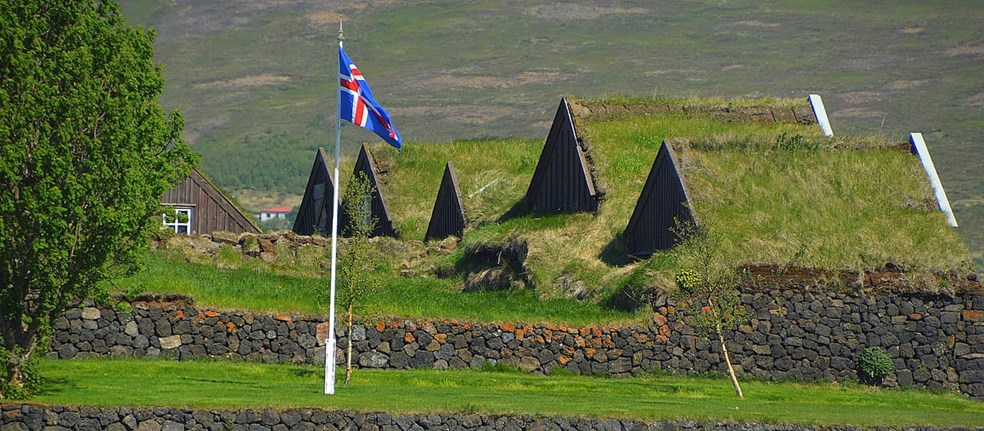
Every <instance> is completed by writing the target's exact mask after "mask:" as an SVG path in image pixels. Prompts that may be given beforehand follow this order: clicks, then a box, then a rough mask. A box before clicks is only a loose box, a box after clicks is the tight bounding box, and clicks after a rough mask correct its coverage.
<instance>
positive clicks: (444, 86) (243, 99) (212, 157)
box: [123, 0, 984, 253]
mask: <svg viewBox="0 0 984 431" xmlns="http://www.w3.org/2000/svg"><path fill="white" fill-rule="evenodd" d="M123 5H124V12H125V13H126V14H127V16H128V17H129V18H130V21H131V22H134V23H137V24H142V25H150V26H154V27H157V28H158V29H159V39H158V44H157V55H158V58H159V59H160V61H161V62H162V63H163V65H164V68H165V76H166V78H167V79H168V84H167V88H166V91H165V97H164V100H163V102H164V103H165V105H166V106H167V107H168V108H174V109H180V110H182V111H183V112H184V114H185V117H186V120H187V125H188V126H187V129H186V130H187V137H188V139H189V140H191V141H192V142H193V144H194V146H195V148H196V150H197V151H199V152H201V153H202V154H203V156H204V160H203V168H204V169H205V170H206V171H207V172H209V173H210V174H212V175H213V176H214V177H215V179H216V180H217V181H218V182H219V184H220V185H222V186H223V187H226V188H228V189H230V190H232V191H233V192H234V194H236V196H237V197H238V198H240V199H241V200H242V201H243V202H244V203H245V204H246V205H247V206H265V205H267V204H270V205H272V204H274V203H276V204H289V205H296V204H297V199H298V197H297V195H299V193H300V192H299V190H300V189H301V188H302V187H303V181H304V178H305V176H306V174H307V170H308V169H309V163H310V154H311V153H312V151H313V149H315V148H316V147H317V146H322V145H330V142H329V141H330V136H331V122H330V121H329V120H328V119H329V118H332V115H333V114H332V112H333V110H334V99H333V96H334V90H333V76H334V67H335V66H334V52H333V50H334V45H335V34H336V31H337V24H336V23H337V21H338V19H339V18H343V19H345V20H346V37H347V42H346V43H347V45H346V48H347V50H348V51H349V54H350V55H351V56H352V57H353V59H355V61H356V62H357V64H359V66H360V67H361V69H362V70H363V71H364V73H366V75H367V77H368V79H369V80H370V82H371V83H372V85H373V89H374V91H375V93H376V94H377V96H378V98H379V99H380V100H381V101H382V103H383V104H384V105H385V106H386V107H387V108H388V109H389V110H390V112H391V114H392V115H393V117H394V120H395V121H396V124H397V126H398V127H400V130H401V132H402V134H403V135H404V137H405V138H406V139H407V140H408V141H409V142H410V144H411V146H412V145H413V143H416V142H425V141H431V142H446V141H451V140H461V139H475V138H487V137H520V138H523V139H536V140H542V139H543V136H544V134H545V132H546V127H547V124H546V122H548V121H549V119H550V116H551V113H552V110H553V109H554V107H555V106H556V101H557V100H558V99H559V98H560V96H563V95H569V94H577V95H580V96H582V97H600V96H606V95H611V94H616V93H619V94H627V95H630V96H637V97H638V96H651V95H652V94H654V93H659V94H666V95H669V96H675V97H686V96H692V95H694V96H704V97H707V96H724V97H728V98H733V97H758V96H778V97H794V98H800V97H804V96H805V95H806V94H807V93H809V92H818V93H820V94H822V95H823V96H824V98H825V101H826V104H827V107H828V110H829V111H830V113H831V118H832V121H833V123H834V130H835V133H838V134H840V133H862V134H878V135H881V136H885V139H886V140H889V141H901V140H903V139H904V136H906V134H907V133H908V132H911V131H922V132H923V133H924V134H925V135H926V138H927V141H928V143H929V145H930V146H931V148H933V155H934V159H935V160H936V164H937V166H938V168H939V169H940V171H941V176H942V179H943V183H944V185H946V186H947V189H948V191H949V194H950V199H951V201H952V202H953V204H954V209H955V211H956V215H957V218H958V220H959V221H960V222H961V228H960V229H959V232H960V233H961V234H962V235H963V237H964V238H965V239H966V240H967V241H968V242H969V244H970V245H971V248H972V249H973V250H975V251H976V252H977V253H980V251H981V250H984V229H981V226H982V225H984V198H982V191H984V176H981V175H979V171H980V169H979V167H980V166H981V165H982V164H984V158H982V157H984V151H981V148H980V138H981V137H982V136H984V135H982V130H984V122H982V121H984V120H982V118H984V116H982V115H981V109H982V108H984V103H982V102H981V97H982V96H981V91H982V90H981V88H980V79H979V78H978V77H979V72H978V70H979V68H980V65H981V60H982V52H984V51H982V34H981V29H980V26H979V25H978V23H979V22H980V21H981V20H982V19H984V17H982V14H984V10H982V9H981V8H979V7H976V5H973V4H972V3H957V4H952V5H948V6H947V7H945V8H940V7H936V6H934V5H932V4H926V3H924V2H917V1H905V2H895V3H893V4H892V6H891V8H888V7H886V6H885V5H884V4H882V3H878V2H861V3H858V2H849V4H848V2H846V1H834V2H822V3H816V2H782V3H780V4H768V5H766V4H761V3H760V2H750V1H740V2H729V3H727V4H722V3H720V2H710V1H706V2H705V1H701V2H687V3H679V4H678V3H667V4H659V5H653V4H650V3H647V2H641V3H635V2H619V3H616V4H614V5H613V4H610V3H604V4H602V3H597V2H590V1H589V2H581V3H578V4H562V3H549V2H535V3H524V4H523V5H522V6H521V7H510V5H509V4H508V2H502V1H491V0H489V1H479V2H469V3H467V4H461V3H457V2H455V3H451V2H446V1H412V2H383V3H375V2H372V3H370V2H362V1H357V2H346V3H341V2H290V3H281V2H265V1H260V2H248V3H247V2H236V1H219V2H211V1H210V2H205V1H201V0H182V1H176V2H165V1H163V0H152V1H146V2H132V1H124V2H123ZM845 10H851V11H852V12H851V13H843V11H845ZM344 136H345V142H346V144H345V147H346V151H348V152H352V151H354V149H355V148H356V144H357V143H358V142H360V141H371V142H374V138H373V137H372V135H369V134H366V133H363V132H362V131H359V130H355V129H347V130H345V131H344Z"/></svg>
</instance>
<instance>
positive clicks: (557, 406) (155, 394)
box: [31, 359, 984, 427]
mask: <svg viewBox="0 0 984 431" xmlns="http://www.w3.org/2000/svg"><path fill="white" fill-rule="evenodd" d="M41 369H42V370H43V372H44V374H45V377H46V378H47V379H49V385H48V390H47V391H46V392H45V393H43V394H41V395H39V396H38V397H35V398H33V399H32V400H31V401H33V402H39V403H44V404H58V405H80V404H81V405H95V406H120V405H126V406H174V407H187V408H222V409H239V408H245V407H252V408H262V407H273V408H297V407H321V408H331V409H352V410H359V411H387V412H391V413H402V412H414V413H423V412H448V411H450V412H456V411H457V412H476V411H478V412H487V413H513V414H532V415H538V416H539V415H562V416H595V417H625V418H639V419H645V420H658V419H679V418H688V419H701V420H736V421H757V422H770V423H775V422H784V423H807V424H843V425H848V424H850V425H864V426H894V427H898V426H903V425H905V426H918V425H937V426H965V427H973V426H979V425H980V424H981V423H982V421H984V405H982V404H981V403H979V402H976V401H973V400H968V399H966V398H963V397H961V396H958V395H955V394H932V393H928V392H923V391H902V390H877V389H871V388H864V387H853V386H844V385H838V384H828V383H823V384H774V383H762V382H745V383H744V389H745V394H746V399H745V400H742V401H739V400H737V399H735V397H734V392H733V391H732V390H731V388H730V385H729V384H728V382H727V381H726V380H725V379H720V378H717V379H709V378H699V377H669V376H663V377H641V378H632V379H609V378H594V377H584V376H562V377H561V376H532V375H527V374H521V373H520V374H516V373H509V374H504V373H492V372H469V371H460V370H454V371H451V370H449V371H437V370H412V371H377V370H358V371H356V372H355V374H354V376H353V383H352V384H351V385H350V386H345V385H340V386H338V387H337V389H336V393H335V395H333V396H331V397H327V396H325V395H324V394H323V392H322V388H323V381H324V374H323V371H322V369H321V368H320V367H311V366H297V365H269V364H246V363H227V362H170V361H141V360H132V359H128V360H122V359H114V360H69V361H64V360H62V361H59V360H50V359H45V360H42V361H41ZM135 381H153V382H155V383H154V384H153V385H134V384H132V383H133V382H135ZM284 388H289V389H288V390H285V389H284Z"/></svg>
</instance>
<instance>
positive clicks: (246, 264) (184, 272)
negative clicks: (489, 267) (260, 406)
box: [116, 254, 648, 325]
mask: <svg viewBox="0 0 984 431" xmlns="http://www.w3.org/2000/svg"><path fill="white" fill-rule="evenodd" d="M165 256H167V255H159V254H153V255H151V256H149V258H148V260H147V265H146V267H145V268H144V269H143V270H142V271H140V272H139V273H137V274H136V275H134V276H132V277H130V278H127V279H125V280H122V281H120V282H119V283H118V284H117V286H116V288H117V290H120V291H123V292H130V293H131V294H134V293H141V292H155V293H166V294H182V295H187V296H190V297H192V298H194V300H195V303H196V304H198V305H199V306H202V307H211V308H218V309H227V310H230V309H231V310H248V311H253V312H266V313H291V314H297V315H306V316H319V315H324V314H325V313H326V310H327V309H328V305H327V304H326V303H324V293H325V292H327V290H328V282H327V279H326V278H325V277H324V276H323V275H314V274H312V273H311V272H307V273H305V272H303V271H292V272H293V273H285V272H284V271H271V270H270V268H269V267H267V266H265V265H264V264H262V263H260V262H256V261H250V260H248V259H243V260H242V261H241V262H240V261H235V262H234V261H232V260H230V259H229V258H225V260H223V261H222V263H221V265H222V266H225V268H216V267H215V266H214V264H202V263H189V262H184V261H183V260H181V259H178V258H173V257H172V258H167V257H165ZM237 259H238V258H237ZM379 283H380V284H379V287H378V288H377V289H374V290H372V291H371V292H368V293H367V294H365V295H364V296H361V297H360V298H359V300H358V301H357V302H356V307H355V313H356V314H358V315H359V316H362V317H365V318H372V317H391V316H398V317H403V318H410V319H412V318H456V319H463V320H468V321H479V322H512V323H540V322H551V323H555V324H569V325H590V324H617V323H626V322H635V323H638V322H640V321H643V320H644V319H646V318H647V317H648V316H645V315H643V314H636V313H626V312H619V311H615V310H611V309H608V308H605V307H602V306H600V305H598V304H590V303H580V302H577V301H575V300H569V299H563V298H554V299H548V300H541V299H540V298H538V297H536V295H535V294H534V293H533V292H530V291H518V292H473V293H469V294H461V292H460V289H461V284H460V281H457V280H437V279H434V278H423V277H412V278H404V277H398V276H393V275H389V276H388V277H385V278H383V279H381V280H379Z"/></svg>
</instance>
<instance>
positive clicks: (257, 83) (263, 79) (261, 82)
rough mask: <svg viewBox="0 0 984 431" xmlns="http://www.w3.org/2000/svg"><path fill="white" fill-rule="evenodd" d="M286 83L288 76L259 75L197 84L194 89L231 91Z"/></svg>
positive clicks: (288, 79)
mask: <svg viewBox="0 0 984 431" xmlns="http://www.w3.org/2000/svg"><path fill="white" fill-rule="evenodd" d="M286 82H290V77H289V76H287V75H275V74H272V73H261V74H258V75H248V76H240V77H238V78H232V79H227V80H220V81H211V82H203V83H201V84H195V85H193V86H192V87H194V88H197V89H202V90H213V89H231V88H244V87H262V86H267V85H278V84H283V83H286Z"/></svg>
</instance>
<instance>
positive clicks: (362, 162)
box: [339, 144, 396, 237]
mask: <svg viewBox="0 0 984 431" xmlns="http://www.w3.org/2000/svg"><path fill="white" fill-rule="evenodd" d="M360 173H361V174H363V175H365V177H366V179H367V180H369V184H371V185H372V188H373V190H375V193H373V195H372V202H371V203H370V211H371V214H372V218H373V219H374V220H375V221H376V228H375V229H374V230H373V232H372V236H392V237H395V236H396V231H395V230H394V229H393V222H392V221H391V220H390V217H389V211H388V210H387V209H386V199H384V198H383V191H382V189H381V188H380V187H379V171H378V170H377V169H376V161H375V159H373V157H372V153H371V152H369V146H368V145H366V144H362V150H361V151H359V158H358V160H356V161H355V169H353V170H352V176H353V178H354V177H356V176H358V175H359V174H360ZM342 207H343V208H344V205H343V206H342ZM343 215H344V213H343ZM339 223H340V225H339V230H340V231H344V230H345V226H348V224H349V222H348V218H347V217H340V218H339Z"/></svg>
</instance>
